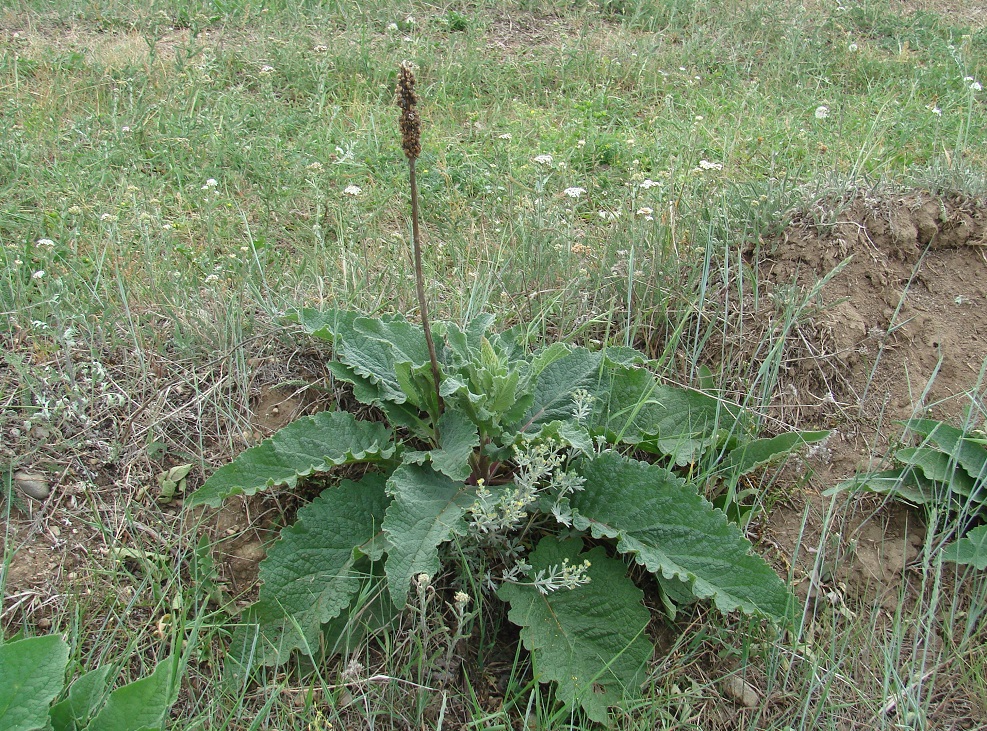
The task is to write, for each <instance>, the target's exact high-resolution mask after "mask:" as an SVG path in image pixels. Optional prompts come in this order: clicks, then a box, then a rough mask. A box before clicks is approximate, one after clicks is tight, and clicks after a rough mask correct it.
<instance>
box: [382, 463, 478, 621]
mask: <svg viewBox="0 0 987 731" xmlns="http://www.w3.org/2000/svg"><path fill="white" fill-rule="evenodd" d="M387 489H388V492H389V493H390V494H391V495H392V496H393V498H394V500H393V502H392V503H391V504H390V506H388V508H387V515H386V516H385V517H384V533H385V535H386V536H387V542H388V549H387V562H386V564H385V571H386V572H387V581H388V589H389V590H390V592H391V598H392V599H393V600H394V604H395V605H396V606H397V607H399V608H400V607H403V606H404V605H405V604H406V603H407V601H408V589H409V587H410V585H411V579H412V577H414V576H417V575H418V574H426V575H428V576H429V577H432V576H434V575H435V573H436V572H437V571H438V570H439V551H438V546H439V545H441V544H442V543H445V542H446V541H448V540H450V539H451V538H452V537H453V535H463V534H464V533H465V532H466V520H465V519H464V518H463V514H464V513H465V512H466V510H467V509H468V508H469V507H470V506H471V505H472V504H473V502H474V501H475V499H476V490H475V488H473V487H471V486H469V485H465V484H463V482H462V481H458V482H457V481H456V480H450V479H449V478H448V477H447V476H445V475H443V474H442V473H440V472H436V471H435V470H433V469H432V468H431V467H429V466H427V465H424V466H419V465H402V466H401V467H398V469H396V470H395V471H394V474H392V475H391V478H390V479H389V480H388V481H387Z"/></svg>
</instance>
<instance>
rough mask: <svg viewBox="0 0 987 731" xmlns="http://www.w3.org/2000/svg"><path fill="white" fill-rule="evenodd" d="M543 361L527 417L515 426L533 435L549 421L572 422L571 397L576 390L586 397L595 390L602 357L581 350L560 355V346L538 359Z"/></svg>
mask: <svg viewBox="0 0 987 731" xmlns="http://www.w3.org/2000/svg"><path fill="white" fill-rule="evenodd" d="M540 358H541V360H543V361H545V363H544V366H543V367H541V363H540V361H538V360H537V359H536V362H538V364H539V367H541V370H540V372H538V376H537V378H536V380H535V384H534V388H533V395H534V400H533V402H532V404H531V406H530V407H529V409H528V412H527V414H526V415H525V417H524V418H523V420H522V423H521V424H519V425H518V428H519V429H521V430H526V431H528V432H534V431H536V430H537V428H538V427H540V426H543V425H545V424H548V423H550V422H553V421H565V420H567V419H571V418H572V409H573V401H572V394H573V392H574V391H576V390H577V389H586V390H588V391H589V392H590V393H596V392H597V391H598V390H599V385H600V378H601V370H600V369H601V364H602V362H603V356H602V354H601V353H598V352H596V353H594V352H590V351H589V350H586V349H585V348H574V349H573V350H572V351H570V352H569V353H566V354H564V355H563V354H562V348H561V346H560V347H558V348H549V349H547V350H545V351H543V353H542V354H541V356H540Z"/></svg>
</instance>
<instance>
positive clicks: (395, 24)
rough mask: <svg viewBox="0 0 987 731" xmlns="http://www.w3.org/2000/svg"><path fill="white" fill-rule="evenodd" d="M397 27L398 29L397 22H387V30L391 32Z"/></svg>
mask: <svg viewBox="0 0 987 731" xmlns="http://www.w3.org/2000/svg"><path fill="white" fill-rule="evenodd" d="M397 29H398V24H397V23H388V24H387V30H389V31H391V32H396V31H397Z"/></svg>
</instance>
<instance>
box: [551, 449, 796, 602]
mask: <svg viewBox="0 0 987 731" xmlns="http://www.w3.org/2000/svg"><path fill="white" fill-rule="evenodd" d="M580 471H581V473H582V475H583V477H584V478H586V484H585V489H584V490H583V491H582V492H577V493H575V494H574V495H573V496H572V497H571V498H570V504H571V506H572V508H573V509H574V510H575V511H576V512H577V514H578V515H577V516H576V519H575V520H574V524H575V525H576V527H577V528H580V529H586V528H589V529H590V531H591V532H592V534H593V535H594V536H595V537H597V538H602V537H607V538H616V539H617V550H618V551H620V552H621V553H628V554H630V555H632V556H633V557H634V559H635V560H636V561H637V562H638V563H640V564H642V565H644V566H645V567H647V569H648V570H649V571H651V572H653V573H655V574H657V573H659V572H660V573H661V574H662V575H663V576H665V577H669V578H676V579H679V580H680V581H683V582H685V583H687V584H689V586H690V587H691V589H692V592H693V593H694V594H695V595H696V596H697V597H699V598H701V599H711V600H712V601H713V603H714V604H715V605H716V607H717V608H718V609H719V610H720V611H722V612H730V611H733V610H734V609H741V610H743V611H744V612H747V613H749V614H751V613H753V614H758V615H761V616H765V617H768V618H771V619H773V620H776V621H786V620H788V619H789V617H790V610H791V608H792V607H793V606H794V601H795V598H794V597H793V596H792V594H791V593H789V591H788V589H787V588H786V586H785V583H784V582H783V581H782V580H781V579H780V578H779V577H778V575H777V574H776V573H775V572H774V570H773V569H772V568H771V567H770V566H768V564H767V563H765V562H764V559H762V558H761V557H760V556H756V555H754V554H752V553H750V549H751V544H750V542H749V541H748V540H747V539H746V538H744V536H743V535H742V534H741V532H740V530H739V529H738V528H737V527H736V526H735V525H734V524H733V523H731V522H730V521H729V520H727V518H726V516H725V515H724V514H723V513H722V512H720V511H719V510H716V509H715V508H713V506H712V505H710V504H709V502H708V501H706V500H705V499H704V498H702V497H701V496H700V495H698V494H697V493H696V491H695V490H694V489H693V488H692V487H691V486H690V485H689V484H687V483H686V482H685V481H684V480H682V479H680V478H678V477H676V476H675V475H674V474H672V473H671V472H669V471H668V470H666V469H664V468H662V467H660V466H658V465H649V464H647V463H644V462H637V461H635V460H631V459H628V458H626V457H622V456H620V455H618V454H615V453H613V452H606V453H604V454H601V455H600V456H599V457H597V458H595V459H592V460H587V461H585V462H584V463H582V467H581V469H580Z"/></svg>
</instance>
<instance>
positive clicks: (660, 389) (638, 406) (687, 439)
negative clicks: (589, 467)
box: [591, 367, 741, 466]
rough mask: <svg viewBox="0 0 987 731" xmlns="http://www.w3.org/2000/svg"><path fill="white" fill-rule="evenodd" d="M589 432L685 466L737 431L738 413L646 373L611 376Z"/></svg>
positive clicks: (627, 371)
mask: <svg viewBox="0 0 987 731" xmlns="http://www.w3.org/2000/svg"><path fill="white" fill-rule="evenodd" d="M595 395H596V396H597V400H598V402H597V407H596V409H595V411H594V414H593V416H592V417H591V428H593V429H594V430H596V431H598V432H602V433H604V434H606V435H607V437H608V439H609V440H610V441H611V442H612V443H623V444H631V445H634V446H637V447H639V448H641V449H646V450H648V451H651V452H657V453H658V454H663V455H667V456H668V457H670V458H671V459H672V461H673V462H674V463H675V464H677V465H679V466H684V465H688V464H691V463H693V462H695V461H697V460H698V459H699V458H700V456H702V454H703V452H704V451H705V450H706V449H707V448H708V447H709V446H710V445H711V444H715V443H717V442H718V441H719V440H720V439H722V438H723V437H722V435H724V434H730V433H733V432H736V431H738V430H739V429H740V428H741V426H740V424H739V419H740V415H739V412H738V410H737V408H736V407H734V406H732V405H729V404H726V403H725V402H723V401H720V400H719V399H716V398H714V397H712V396H709V395H707V394H704V393H702V392H700V391H695V390H691V389H684V388H675V387H671V386H664V385H662V384H660V383H658V381H657V380H656V379H655V377H654V375H653V374H652V373H651V372H650V371H648V370H646V369H643V368H625V367H618V368H614V369H612V370H610V371H609V372H608V373H607V377H606V379H605V380H604V381H602V382H601V385H600V387H599V388H598V390H597V391H596V392H595Z"/></svg>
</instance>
